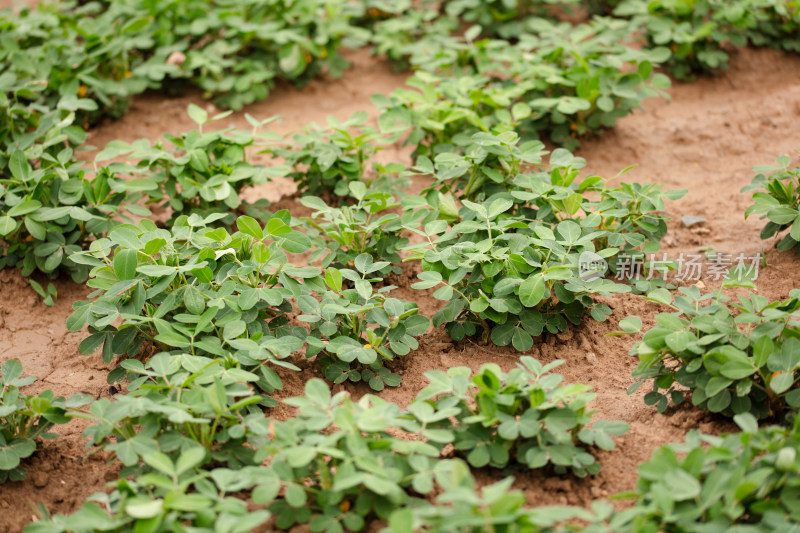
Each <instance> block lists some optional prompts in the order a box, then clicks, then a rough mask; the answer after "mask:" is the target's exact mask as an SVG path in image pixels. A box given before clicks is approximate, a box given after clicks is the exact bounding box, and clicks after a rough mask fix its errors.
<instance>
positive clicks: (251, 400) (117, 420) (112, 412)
mask: <svg viewBox="0 0 800 533" xmlns="http://www.w3.org/2000/svg"><path fill="white" fill-rule="evenodd" d="M122 365H123V368H125V369H126V370H128V371H129V372H130V374H131V375H132V376H133V377H134V379H133V380H132V382H131V384H130V386H129V387H128V391H129V393H128V394H125V395H122V394H119V395H117V397H116V398H115V401H113V402H111V401H109V400H107V399H105V398H102V399H100V400H97V401H96V402H94V403H92V405H91V407H90V410H89V411H88V412H81V413H75V415H74V416H78V417H81V418H86V419H88V420H90V421H92V422H94V424H92V425H91V426H89V427H88V428H86V429H85V430H84V432H83V435H84V436H85V437H86V438H87V439H89V443H90V444H89V445H95V446H101V447H102V448H103V449H104V450H105V451H107V452H111V453H112V456H113V457H114V458H116V459H119V460H120V461H121V462H122V464H123V465H124V467H125V468H124V469H123V474H122V476H123V477H126V476H127V475H129V474H131V473H137V474H139V475H141V474H143V473H146V472H151V471H152V469H153V468H156V470H158V468H157V467H154V465H152V464H150V463H148V461H147V459H146V458H147V456H148V454H150V453H151V452H152V451H154V450H157V451H159V452H160V453H162V454H164V455H165V456H168V457H170V458H171V460H173V461H177V462H179V463H180V462H181V460H182V459H181V458H182V457H183V456H184V455H191V456H192V457H194V456H197V455H199V458H198V459H196V460H194V461H193V463H194V464H195V466H201V465H211V466H212V467H213V466H219V465H226V466H228V467H230V468H241V467H243V466H248V465H255V464H256V463H255V462H254V459H253V457H254V454H255V448H257V447H258V446H262V445H264V443H265V442H266V440H267V438H268V437H267V435H268V433H269V420H268V419H267V418H266V417H265V416H264V413H263V411H262V407H264V406H272V405H277V404H276V403H275V401H274V400H271V399H270V398H267V397H263V396H261V395H258V394H255V393H254V390H253V385H255V384H256V383H257V382H258V381H259V380H260V379H261V376H258V375H256V374H253V373H252V372H247V371H245V370H242V369H241V368H238V367H237V366H235V364H233V365H231V364H230V363H229V362H228V361H225V360H223V359H212V358H209V357H204V356H197V355H190V354H186V353H183V354H179V355H169V354H166V353H160V354H157V355H155V356H154V357H152V358H150V359H149V360H148V361H147V363H146V364H142V363H141V362H140V361H137V360H135V359H129V360H126V361H123V363H122ZM245 444H247V445H248V446H245ZM198 449H199V450H200V452H202V453H198V452H197V450H198Z"/></svg>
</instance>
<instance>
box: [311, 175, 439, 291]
mask: <svg viewBox="0 0 800 533" xmlns="http://www.w3.org/2000/svg"><path fill="white" fill-rule="evenodd" d="M349 188H350V196H351V197H352V198H354V199H355V200H356V203H355V204H353V205H342V206H341V207H331V206H329V205H328V204H326V203H325V202H324V201H323V200H322V199H320V198H317V197H314V196H304V197H303V198H301V199H300V202H301V203H302V204H303V205H304V206H306V207H309V208H311V209H314V210H315V211H314V213H312V215H311V216H310V217H305V218H303V221H304V222H305V223H306V224H307V225H308V232H307V234H308V236H309V238H310V239H311V242H312V244H313V246H314V250H313V252H312V253H311V261H315V260H317V259H321V262H322V267H323V268H327V267H328V266H333V267H335V268H347V267H348V266H351V265H353V264H354V261H355V259H356V257H358V256H359V255H361V254H368V255H369V256H370V257H372V259H373V261H375V262H388V263H389V264H388V265H386V266H385V267H384V268H382V269H381V270H379V271H377V272H372V273H370V274H371V275H372V276H386V275H387V274H389V273H394V274H399V273H400V267H399V266H397V265H399V264H400V262H401V258H400V254H399V253H398V251H399V250H401V249H402V248H403V247H404V246H406V245H407V244H408V239H407V238H405V237H403V236H402V230H403V227H404V225H405V224H410V223H412V220H415V219H418V218H420V217H422V216H424V215H425V213H424V212H423V211H421V210H418V211H415V212H414V211H404V212H403V215H402V216H401V215H398V214H397V213H396V212H395V211H396V210H397V209H398V208H400V204H399V203H398V202H397V201H396V200H395V197H394V196H392V195H391V194H390V193H388V192H382V191H370V190H369V189H367V187H366V185H364V184H363V183H362V182H357V181H353V182H350V183H349Z"/></svg>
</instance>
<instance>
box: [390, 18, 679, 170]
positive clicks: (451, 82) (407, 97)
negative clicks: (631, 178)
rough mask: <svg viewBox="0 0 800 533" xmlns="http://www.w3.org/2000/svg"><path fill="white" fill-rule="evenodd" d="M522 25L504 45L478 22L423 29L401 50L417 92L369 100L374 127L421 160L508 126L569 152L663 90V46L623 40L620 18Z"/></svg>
mask: <svg viewBox="0 0 800 533" xmlns="http://www.w3.org/2000/svg"><path fill="white" fill-rule="evenodd" d="M521 26H522V28H521V30H518V31H516V32H515V35H514V37H513V41H508V40H504V39H479V38H478V36H479V33H480V31H481V27H480V26H473V27H472V28H469V29H468V30H467V31H465V32H464V34H463V36H456V35H451V36H441V35H431V36H430V37H429V38H427V39H425V40H424V41H421V42H418V43H415V44H410V45H407V46H405V47H401V49H404V50H405V51H406V53H407V54H408V57H409V61H410V63H411V64H412V65H414V66H415V68H416V69H417V73H416V75H415V77H414V78H412V80H411V82H410V83H409V84H410V85H411V86H412V87H413V88H414V89H417V90H410V89H398V90H396V91H394V92H393V93H392V94H391V95H390V96H389V97H388V98H387V97H379V98H376V99H375V102H376V103H377V104H378V105H379V107H380V108H382V116H381V117H380V119H379V123H380V125H381V128H382V130H383V131H385V132H387V133H393V134H395V135H397V136H398V137H400V136H402V134H403V132H404V130H405V131H409V130H410V131H409V132H408V134H407V135H406V137H405V142H406V143H409V144H411V145H413V146H415V147H416V153H418V154H420V155H428V156H431V155H435V154H436V153H437V150H439V148H437V146H438V145H442V144H443V145H447V144H450V142H451V141H450V139H454V138H455V136H456V134H457V133H464V134H466V135H471V134H473V133H476V132H478V131H483V132H502V131H508V130H509V129H515V130H516V131H518V132H519V133H520V134H522V135H524V136H525V137H526V138H530V137H538V136H540V135H546V136H548V137H549V138H550V139H552V140H553V142H555V143H556V144H558V145H559V146H564V147H567V148H573V147H575V146H577V145H578V144H579V140H578V138H579V137H581V136H585V135H587V134H589V133H591V132H594V131H597V130H600V129H603V128H609V127H613V126H614V124H615V123H616V121H617V120H618V119H619V118H621V117H623V116H625V115H627V114H628V113H630V112H631V111H632V110H633V109H636V108H637V107H639V106H640V105H641V102H642V101H643V100H644V99H646V98H649V97H653V96H659V95H661V96H666V93H665V92H664V89H666V88H668V87H669V79H668V78H667V77H666V76H664V75H663V74H658V73H654V71H653V67H654V65H658V64H660V63H662V62H663V61H665V60H666V59H667V58H668V57H669V51H668V50H666V49H664V48H653V49H648V50H637V49H634V48H632V47H629V46H625V45H624V44H622V43H623V42H625V41H632V40H633V38H632V35H631V25H630V24H629V23H628V22H627V21H624V20H614V19H608V18H606V19H596V20H594V21H593V22H592V23H589V24H581V25H578V26H575V27H573V26H572V25H570V24H568V23H555V22H552V21H549V20H547V19H542V18H530V19H526V20H525V21H524V22H523V23H521ZM567 50H569V53H567V52H566V51H567ZM420 93H421V94H420Z"/></svg>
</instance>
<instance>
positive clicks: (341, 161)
mask: <svg viewBox="0 0 800 533" xmlns="http://www.w3.org/2000/svg"><path fill="white" fill-rule="evenodd" d="M367 118H368V115H367V113H366V112H358V113H354V114H353V115H352V116H351V117H350V118H349V119H348V120H346V121H345V122H341V123H340V122H339V121H337V120H336V119H335V118H333V117H328V123H329V126H328V127H322V126H318V125H316V124H314V125H311V126H309V127H308V128H307V129H306V131H304V132H301V133H296V134H294V135H293V136H292V140H291V142H287V143H286V145H285V146H278V147H274V148H268V149H266V150H264V152H267V153H270V154H272V156H273V157H278V158H282V159H283V160H284V161H285V162H286V163H287V164H288V165H290V166H291V169H292V170H291V172H289V174H288V175H289V177H291V178H292V179H293V180H294V181H295V182H297V186H298V189H299V190H300V192H303V193H308V194H316V195H318V194H321V193H322V192H323V191H332V192H334V193H335V194H336V195H338V196H346V195H348V194H349V188H348V184H349V183H351V182H356V181H361V182H364V183H367V184H371V183H372V182H378V183H380V182H381V181H382V180H383V179H384V178H385V175H386V174H387V173H390V172H396V171H398V170H402V166H399V168H398V165H396V164H392V165H390V166H388V167H383V166H381V165H376V166H375V169H374V171H370V170H369V168H368V163H369V161H370V159H371V158H372V157H373V156H374V155H375V154H376V153H377V152H378V151H379V150H381V149H382V148H381V147H380V144H382V143H384V141H383V140H382V138H381V136H380V134H379V133H378V132H377V131H376V130H375V129H374V128H372V127H370V126H367V125H366V120H367ZM370 172H373V173H372V174H371V173H370Z"/></svg>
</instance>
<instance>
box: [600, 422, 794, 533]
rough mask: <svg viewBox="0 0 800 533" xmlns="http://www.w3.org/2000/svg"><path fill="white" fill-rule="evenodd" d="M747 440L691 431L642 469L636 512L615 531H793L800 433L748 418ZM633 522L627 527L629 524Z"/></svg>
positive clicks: (624, 518)
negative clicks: (757, 422) (759, 424)
mask: <svg viewBox="0 0 800 533" xmlns="http://www.w3.org/2000/svg"><path fill="white" fill-rule="evenodd" d="M735 420H736V422H737V424H738V425H739V427H740V428H741V429H742V432H741V433H736V434H732V435H723V436H720V437H716V436H711V435H702V434H700V433H698V432H696V431H693V432H691V433H690V434H689V435H688V436H687V437H686V441H685V442H684V443H680V444H670V445H667V446H663V447H661V448H659V449H658V450H656V452H655V453H654V454H653V457H652V459H650V461H648V462H646V463H644V464H642V465H641V466H640V467H639V482H638V486H637V490H636V492H635V493H633V494H630V496H633V497H635V498H636V503H635V505H634V507H633V508H631V509H629V510H627V511H622V512H620V513H619V514H618V515H617V516H616V517H615V519H616V520H617V521H618V522H617V523H616V524H615V523H614V522H612V527H614V528H615V529H613V530H615V531H711V530H715V531H730V530H735V529H737V528H746V529H747V530H748V531H759V532H761V531H763V532H767V531H791V530H792V529H794V528H796V527H797V522H798V521H800V513H799V512H798V506H797V501H798V494H799V493H800V476H799V475H798V474H800V431H798V429H799V428H798V421H796V422H795V424H794V426H793V427H792V428H783V427H779V426H769V427H765V428H760V429H759V428H758V425H757V424H756V420H755V418H754V417H753V416H752V415H750V414H748V413H743V414H740V415H737V416H736V417H735ZM626 522H627V523H626Z"/></svg>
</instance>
